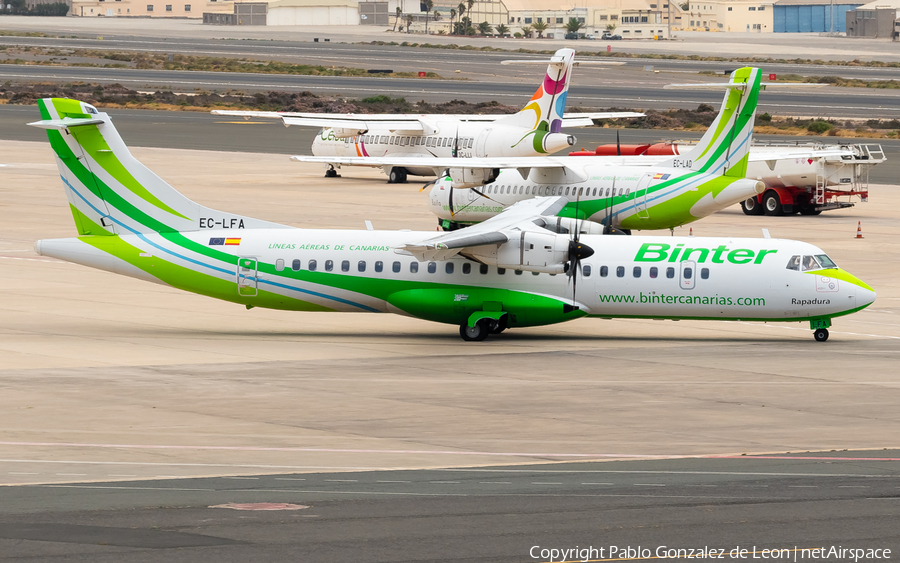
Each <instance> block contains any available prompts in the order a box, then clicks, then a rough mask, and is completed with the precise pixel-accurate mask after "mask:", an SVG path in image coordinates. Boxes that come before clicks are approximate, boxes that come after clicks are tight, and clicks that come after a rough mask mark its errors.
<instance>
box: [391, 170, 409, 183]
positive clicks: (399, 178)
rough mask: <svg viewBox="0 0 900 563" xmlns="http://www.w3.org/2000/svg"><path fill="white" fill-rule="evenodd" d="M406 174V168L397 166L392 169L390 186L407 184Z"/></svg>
mask: <svg viewBox="0 0 900 563" xmlns="http://www.w3.org/2000/svg"><path fill="white" fill-rule="evenodd" d="M406 174H407V172H406V168H400V167H396V166H395V167H394V168H391V173H390V174H388V184H405V183H406Z"/></svg>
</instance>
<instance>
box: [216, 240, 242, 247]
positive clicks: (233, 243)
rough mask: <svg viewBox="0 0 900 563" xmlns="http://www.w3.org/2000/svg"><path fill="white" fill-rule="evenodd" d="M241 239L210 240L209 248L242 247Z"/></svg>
mask: <svg viewBox="0 0 900 563" xmlns="http://www.w3.org/2000/svg"><path fill="white" fill-rule="evenodd" d="M240 244H241V239H239V238H211V239H209V246H240Z"/></svg>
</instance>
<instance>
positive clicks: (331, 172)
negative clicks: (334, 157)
mask: <svg viewBox="0 0 900 563" xmlns="http://www.w3.org/2000/svg"><path fill="white" fill-rule="evenodd" d="M325 177H326V178H337V177H338V173H337V170H335V169H334V168H329V169H328V170H326V171H325Z"/></svg>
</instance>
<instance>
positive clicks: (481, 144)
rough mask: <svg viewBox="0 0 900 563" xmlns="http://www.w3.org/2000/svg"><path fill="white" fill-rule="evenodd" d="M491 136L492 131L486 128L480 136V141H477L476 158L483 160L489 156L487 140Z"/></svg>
mask: <svg viewBox="0 0 900 563" xmlns="http://www.w3.org/2000/svg"><path fill="white" fill-rule="evenodd" d="M490 134H491V129H490V128H486V129H483V130H482V131H481V133H479V134H478V139H476V140H475V156H476V157H478V158H483V157H486V156H487V138H488V136H489V135H490Z"/></svg>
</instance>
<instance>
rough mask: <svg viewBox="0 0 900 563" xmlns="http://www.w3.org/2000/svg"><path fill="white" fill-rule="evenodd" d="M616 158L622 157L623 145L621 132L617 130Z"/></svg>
mask: <svg viewBox="0 0 900 563" xmlns="http://www.w3.org/2000/svg"><path fill="white" fill-rule="evenodd" d="M616 156H622V143H621V142H619V130H618V129H616Z"/></svg>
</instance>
